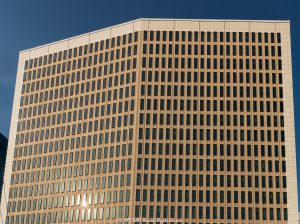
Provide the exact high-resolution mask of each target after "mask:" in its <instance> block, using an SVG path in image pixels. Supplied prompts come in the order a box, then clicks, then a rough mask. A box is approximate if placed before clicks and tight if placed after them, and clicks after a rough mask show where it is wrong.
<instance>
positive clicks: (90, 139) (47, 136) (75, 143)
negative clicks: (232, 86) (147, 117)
mask: <svg viewBox="0 0 300 224" xmlns="http://www.w3.org/2000/svg"><path fill="white" fill-rule="evenodd" d="M67 129H68V130H70V126H67ZM62 130H63V132H62V133H65V132H64V131H65V130H64V129H62ZM75 130H76V129H75ZM91 132H92V131H91ZM275 132H276V131H274V133H275ZM56 133H57V132H56V131H55V128H51V129H45V130H41V131H36V132H30V133H29V132H27V133H18V134H17V135H16V140H15V144H16V145H18V144H25V143H33V142H36V141H39V140H40V141H43V140H47V141H49V140H51V139H55V138H57V137H56ZM58 133H59V132H58ZM75 135H76V134H75ZM62 137H64V134H63V135H62ZM132 139H133V128H129V129H124V130H116V131H110V132H106V133H103V132H102V133H100V134H93V135H88V136H82V137H76V138H68V139H65V140H63V141H64V147H63V148H64V149H69V148H71V149H74V148H80V147H85V146H86V145H87V146H91V145H93V146H96V145H101V144H109V143H114V142H121V141H123V142H124V141H125V142H126V141H127V140H132ZM62 144H63V143H62Z"/></svg>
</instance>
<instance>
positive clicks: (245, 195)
mask: <svg viewBox="0 0 300 224" xmlns="http://www.w3.org/2000/svg"><path fill="white" fill-rule="evenodd" d="M197 193H198V194H197ZM135 200H136V201H141V204H142V203H143V202H149V201H150V202H158V203H159V202H177V203H178V204H180V203H181V202H198V203H225V201H226V203H227V204H229V203H241V204H244V203H255V204H258V203H260V201H261V203H262V204H268V205H272V204H275V205H276V204H277V205H280V204H281V203H282V202H283V204H287V193H286V192H283V193H281V192H265V191H261V192H258V191H255V192H252V191H248V192H245V191H240V192H239V191H233V192H232V191H203V190H200V191H196V190H177V191H175V190H151V189H150V191H149V190H140V189H137V190H136V194H135ZM211 206H213V205H211ZM251 207H252V206H251Z"/></svg>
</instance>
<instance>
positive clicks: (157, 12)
mask: <svg viewBox="0 0 300 224" xmlns="http://www.w3.org/2000/svg"><path fill="white" fill-rule="evenodd" d="M138 18H186V19H188V18H193V19H271V20H272V19H274V20H287V19H288V20H290V21H291V34H292V60H293V80H294V97H295V100H294V103H295V123H296V143H298V144H300V117H299V116H298V114H299V113H300V100H299V98H298V96H299V94H300V88H299V85H300V77H299V72H300V61H299V60H300V24H299V23H300V0H208V1H206V0H205V1H204V0H148V1H145V0H95V1H93V0H70V1H67V0H49V1H41V0H0V132H2V133H3V134H4V135H6V136H8V133H9V125H10V116H11V110H12V102H13V94H14V86H15V79H16V71H17V62H18V52H19V51H21V50H25V49H28V48H31V47H35V46H38V45H41V44H46V43H49V42H53V41H57V40H60V39H64V38H68V37H72V36H74V35H79V34H83V33H86V32H90V31H94V30H97V29H101V28H105V27H107V26H112V25H116V24H118V23H122V22H127V21H130V20H133V19H138ZM297 148H298V150H300V147H297ZM298 152H299V151H298ZM299 158H300V153H297V160H298V159H299ZM299 174H300V163H298V177H300V175H299ZM299 179H300V178H299ZM298 186H299V187H298V191H299V192H300V184H299V185H298ZM299 201H300V200H299Z"/></svg>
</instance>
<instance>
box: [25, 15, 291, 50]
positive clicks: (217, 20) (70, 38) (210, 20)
mask: <svg viewBox="0 0 300 224" xmlns="http://www.w3.org/2000/svg"><path fill="white" fill-rule="evenodd" d="M161 20H165V21H199V22H200V21H206V22H222V21H224V22H256V23H290V22H291V21H290V20H248V19H171V18H139V19H135V20H130V21H127V22H123V23H120V24H117V25H113V26H109V27H105V28H102V29H99V30H94V31H91V32H87V33H84V34H79V35H75V36H72V37H68V38H64V39H62V40H58V41H53V42H50V43H46V44H42V45H39V46H37V47H32V48H28V49H25V50H21V51H19V54H22V53H26V52H29V51H32V50H36V49H39V48H42V47H46V46H49V45H52V44H57V43H60V42H64V41H68V40H72V39H74V38H79V37H82V36H85V35H90V34H94V33H97V32H101V31H105V30H109V29H112V28H117V27H119V26H124V25H127V24H130V23H135V22H139V21H161Z"/></svg>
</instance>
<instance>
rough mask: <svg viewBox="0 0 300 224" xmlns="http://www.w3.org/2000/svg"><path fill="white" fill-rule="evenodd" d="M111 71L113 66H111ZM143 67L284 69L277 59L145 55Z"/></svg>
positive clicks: (280, 61)
mask: <svg viewBox="0 0 300 224" xmlns="http://www.w3.org/2000/svg"><path fill="white" fill-rule="evenodd" d="M111 67H112V68H111V70H110V71H111V72H112V70H113V66H111ZM142 68H144V69H145V68H148V69H153V68H156V69H159V68H162V69H164V68H173V69H185V68H187V69H198V68H199V69H236V70H238V69H247V70H250V69H254V70H264V71H266V70H272V71H273V72H274V71H275V70H282V60H281V59H279V60H278V61H277V60H275V59H272V60H271V59H258V60H256V59H252V60H250V59H236V58H233V59H232V58H230V59H229V58H228V59H223V58H206V59H205V58H203V57H202V58H194V59H193V58H185V57H183V58H179V57H175V58H171V57H169V58H164V57H163V58H160V57H148V58H146V57H143V58H142Z"/></svg>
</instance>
